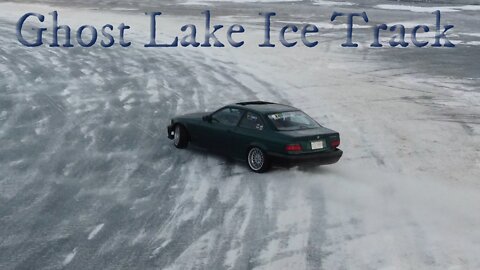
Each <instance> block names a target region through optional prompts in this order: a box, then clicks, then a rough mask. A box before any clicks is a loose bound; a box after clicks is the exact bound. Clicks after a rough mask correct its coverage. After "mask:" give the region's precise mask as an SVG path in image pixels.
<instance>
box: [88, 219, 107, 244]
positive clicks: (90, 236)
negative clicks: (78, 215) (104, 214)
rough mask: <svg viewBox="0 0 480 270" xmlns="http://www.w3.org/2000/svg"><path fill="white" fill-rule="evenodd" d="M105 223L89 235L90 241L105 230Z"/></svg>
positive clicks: (96, 227)
mask: <svg viewBox="0 0 480 270" xmlns="http://www.w3.org/2000/svg"><path fill="white" fill-rule="evenodd" d="M104 225H105V223H102V224H98V225H97V226H95V228H94V229H93V230H92V231H91V232H90V233H89V234H88V240H92V239H93V238H95V236H96V235H97V234H98V233H99V232H100V231H101V230H102V229H103V226H104Z"/></svg>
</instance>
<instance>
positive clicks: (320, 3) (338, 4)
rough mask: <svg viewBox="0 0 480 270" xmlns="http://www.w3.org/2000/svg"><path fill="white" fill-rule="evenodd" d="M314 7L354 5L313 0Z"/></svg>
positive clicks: (351, 4)
mask: <svg viewBox="0 0 480 270" xmlns="http://www.w3.org/2000/svg"><path fill="white" fill-rule="evenodd" d="M313 4H314V5H320V6H354V5H356V4H355V3H351V2H343V1H338V2H337V1H327V0H315V1H313Z"/></svg>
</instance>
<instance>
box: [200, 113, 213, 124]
mask: <svg viewBox="0 0 480 270" xmlns="http://www.w3.org/2000/svg"><path fill="white" fill-rule="evenodd" d="M202 120H203V121H206V122H209V123H210V122H212V115H210V114H207V115H205V116H203V117H202Z"/></svg>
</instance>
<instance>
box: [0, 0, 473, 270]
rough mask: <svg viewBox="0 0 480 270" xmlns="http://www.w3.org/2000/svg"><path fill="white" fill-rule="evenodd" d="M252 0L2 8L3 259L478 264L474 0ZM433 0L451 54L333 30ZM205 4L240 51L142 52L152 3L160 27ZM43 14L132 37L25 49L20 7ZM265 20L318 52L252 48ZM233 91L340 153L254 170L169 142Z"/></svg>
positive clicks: (193, 14)
mask: <svg viewBox="0 0 480 270" xmlns="http://www.w3.org/2000/svg"><path fill="white" fill-rule="evenodd" d="M247 2H249V3H248V4H245V3H243V2H240V1H233V2H226V1H200V0H195V2H191V1H190V0H188V1H179V2H175V1H162V3H160V4H159V3H156V2H154V1H148V0H147V1H142V2H133V1H119V5H118V7H116V8H115V9H114V10H111V8H108V7H109V4H108V3H109V2H108V3H107V1H103V2H102V1H101V2H99V3H97V1H76V2H71V1H43V3H42V2H40V1H38V2H37V3H36V4H28V5H26V4H20V3H12V2H4V3H0V31H1V34H0V42H1V44H2V45H1V46H0V52H1V54H0V70H1V73H0V74H1V75H0V161H1V162H0V175H1V176H0V269H63V268H65V269H326V270H329V269H442V270H443V269H479V268H480V259H479V257H478V253H479V252H478V251H479V249H480V244H479V243H480V231H479V230H478V227H479V225H480V216H479V215H478V213H479V212H480V184H479V182H478V178H479V177H478V176H479V175H480V106H479V104H480V74H479V73H478V70H480V62H479V61H478V59H479V57H480V47H479V46H480V42H479V41H480V30H479V29H477V28H476V26H475V25H476V24H477V25H478V15H479V12H480V11H478V9H476V8H475V7H468V6H469V5H472V4H474V3H472V1H461V2H460V1H458V2H457V1H455V4H451V3H450V4H449V3H445V4H442V3H435V4H429V5H426V4H424V5H419V4H413V3H402V2H400V4H399V3H398V2H397V1H394V2H390V1H382V2H379V1H367V0H364V1H360V0H359V1H354V0H351V1H320V0H318V1H292V2H283V1H278V2H277V1H275V2H273V1H272V2H270V1H259V2H255V1H247ZM251 2H252V3H251ZM452 2H453V1H452ZM178 3H181V5H178ZM47 4H49V5H50V6H48V5H47ZM398 5H403V7H398ZM412 6H413V8H412ZM437 7H442V8H443V9H445V10H447V12H445V13H444V14H443V20H445V23H451V24H454V25H455V28H454V31H452V33H451V34H449V37H450V39H451V41H452V42H453V43H455V44H456V45H457V47H455V48H438V49H434V48H423V49H420V48H414V47H408V48H404V49H400V48H389V47H386V48H380V49H373V48H369V47H368V46H369V44H370V43H371V31H372V29H371V28H370V27H368V24H365V23H360V22H359V25H362V26H364V27H359V28H358V29H355V31H356V32H355V36H354V37H355V39H356V40H357V41H358V43H360V47H359V48H356V49H351V48H350V49H347V48H342V47H341V46H340V44H341V43H342V42H344V39H345V26H344V25H342V24H341V23H340V22H339V23H338V24H335V25H334V26H332V24H330V23H329V18H330V16H331V13H332V11H333V10H337V11H344V12H348V11H363V10H364V11H366V12H367V13H368V14H369V17H370V18H371V21H372V22H373V23H377V22H384V23H392V24H393V23H402V24H404V25H405V26H406V27H407V28H408V29H411V28H412V27H414V26H415V25H417V24H421V23H426V24H429V25H431V26H433V25H434V24H435V20H434V19H435V17H434V16H433V15H432V14H430V9H432V8H433V9H435V8H437ZM465 7H468V8H465ZM206 8H209V9H211V10H212V20H215V22H214V23H223V24H231V23H235V22H237V23H243V24H245V26H246V28H247V32H246V34H245V35H244V36H242V37H244V38H245V42H246V45H245V46H244V47H241V48H231V47H226V48H170V49H162V48H144V47H143V44H144V42H145V41H146V39H145V37H148V33H147V32H145V31H144V29H148V25H149V21H148V18H147V17H146V16H145V15H144V14H143V12H145V11H146V10H150V11H152V10H160V11H162V12H164V13H165V15H162V26H163V25H164V26H165V27H164V28H162V29H165V32H166V33H163V32H162V34H163V35H164V37H171V36H172V35H174V34H178V29H179V26H181V25H183V24H185V23H189V22H194V23H196V24H198V25H201V24H202V18H203V17H202V15H201V14H200V12H201V11H202V10H205V9H206ZM52 10H58V12H59V14H60V16H61V17H60V19H59V20H60V22H61V23H68V24H69V25H71V26H72V27H74V26H76V27H78V26H79V25H80V24H85V23H88V24H93V25H95V26H101V25H104V24H105V23H112V24H113V23H114V24H116V25H118V24H120V23H122V22H128V23H129V24H130V25H131V27H132V31H131V34H130V35H129V36H128V37H129V39H130V40H131V41H132V42H133V45H132V46H131V47H129V48H120V47H118V46H117V47H113V48H101V47H99V46H93V47H91V48H81V47H78V46H75V47H74V48H68V49H67V48H49V47H48V46H43V47H38V48H26V47H24V46H22V45H21V44H20V43H19V42H18V41H17V40H16V37H15V23H16V21H17V20H18V18H19V17H20V16H22V15H23V14H24V13H26V12H30V11H36V12H40V13H42V14H45V15H47V14H48V12H51V11H52ZM424 10H428V12H424ZM260 11H275V12H277V16H276V17H275V19H274V22H273V24H272V27H273V28H274V29H276V30H277V31H278V27H279V26H280V25H282V23H285V22H290V23H296V24H298V25H301V24H302V23H306V22H309V23H315V24H316V25H317V26H319V28H320V33H319V34H318V36H315V35H314V37H318V40H319V41H320V44H319V45H318V46H317V47H315V48H305V47H303V46H298V47H296V48H282V47H276V48H273V49H264V48H258V47H257V45H258V41H262V35H263V32H262V31H263V29H262V18H261V17H260V16H258V12H260ZM419 11H420V12H419ZM448 11H450V12H448ZM163 16H164V17H163ZM162 31H163V30H162ZM424 37H425V38H431V36H428V35H427V36H424ZM47 38H50V36H49V35H47ZM382 40H383V41H387V42H388V40H389V35H385V37H383V39H382ZM245 100H269V101H274V102H281V103H288V104H291V105H293V106H296V107H299V108H301V109H303V110H304V111H306V112H307V113H308V114H310V115H311V116H312V117H314V118H315V119H316V120H317V121H319V122H320V123H321V124H324V125H325V126H327V127H330V128H332V129H335V130H338V131H339V132H340V134H341V138H342V144H341V147H340V148H342V149H343V150H344V153H345V154H344V157H343V158H342V160H340V162H339V163H338V164H335V165H332V166H324V167H317V168H292V169H285V168H275V169H274V170H272V171H271V172H269V173H268V174H262V175H258V174H254V173H252V172H250V171H249V170H248V168H247V167H246V166H245V165H244V164H242V163H238V162H231V161H229V160H227V159H225V158H223V157H219V156H216V155H212V154H209V153H205V152H203V151H199V150H196V149H187V150H177V149H175V148H174V147H173V144H172V142H171V141H170V140H168V139H167V138H166V126H167V124H168V121H169V119H170V118H171V117H173V116H174V115H177V114H182V113H187V112H194V111H208V110H212V109H215V108H217V107H219V106H222V105H224V104H228V103H233V102H237V101H245Z"/></svg>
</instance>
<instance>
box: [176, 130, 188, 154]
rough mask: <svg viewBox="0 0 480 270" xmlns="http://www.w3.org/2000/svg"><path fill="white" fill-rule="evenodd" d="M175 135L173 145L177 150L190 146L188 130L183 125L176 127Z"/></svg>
mask: <svg viewBox="0 0 480 270" xmlns="http://www.w3.org/2000/svg"><path fill="white" fill-rule="evenodd" d="M174 132H175V133H174V135H173V144H174V145H175V147H177V148H185V147H187V145H188V134H187V130H186V129H185V128H184V127H183V126H182V125H176V126H175V131H174Z"/></svg>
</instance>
